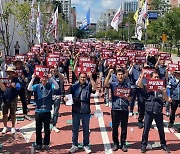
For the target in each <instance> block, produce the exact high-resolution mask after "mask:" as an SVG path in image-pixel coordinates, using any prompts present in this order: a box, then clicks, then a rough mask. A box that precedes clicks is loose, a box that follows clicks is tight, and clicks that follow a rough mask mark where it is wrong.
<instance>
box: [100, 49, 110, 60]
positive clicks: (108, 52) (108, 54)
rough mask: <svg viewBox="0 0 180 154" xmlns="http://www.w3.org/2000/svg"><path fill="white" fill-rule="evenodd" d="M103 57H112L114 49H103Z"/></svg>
mask: <svg viewBox="0 0 180 154" xmlns="http://www.w3.org/2000/svg"><path fill="white" fill-rule="evenodd" d="M102 54H103V57H104V58H107V57H111V56H112V51H110V50H106V49H105V50H103V53H102Z"/></svg>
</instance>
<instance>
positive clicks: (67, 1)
mask: <svg viewBox="0 0 180 154" xmlns="http://www.w3.org/2000/svg"><path fill="white" fill-rule="evenodd" d="M58 1H60V2H61V5H62V12H63V13H64V15H65V21H67V22H70V14H71V0H58Z"/></svg>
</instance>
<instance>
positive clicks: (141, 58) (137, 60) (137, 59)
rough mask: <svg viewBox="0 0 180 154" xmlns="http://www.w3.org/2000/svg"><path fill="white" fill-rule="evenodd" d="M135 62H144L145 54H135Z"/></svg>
mask: <svg viewBox="0 0 180 154" xmlns="http://www.w3.org/2000/svg"><path fill="white" fill-rule="evenodd" d="M135 62H136V63H138V64H144V63H145V62H146V56H139V55H136V56H135Z"/></svg>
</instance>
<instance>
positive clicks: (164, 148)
mask: <svg viewBox="0 0 180 154" xmlns="http://www.w3.org/2000/svg"><path fill="white" fill-rule="evenodd" d="M161 149H162V150H164V151H166V152H167V153H170V150H169V149H168V148H167V146H166V145H161Z"/></svg>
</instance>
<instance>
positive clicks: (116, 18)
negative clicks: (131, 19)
mask: <svg viewBox="0 0 180 154" xmlns="http://www.w3.org/2000/svg"><path fill="white" fill-rule="evenodd" d="M123 14H124V11H123V10H122V6H120V7H119V9H118V11H117V12H116V14H115V15H114V17H113V19H112V21H111V26H112V27H113V28H114V29H115V30H117V31H118V26H119V24H120V23H121V22H122V21H123Z"/></svg>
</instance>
